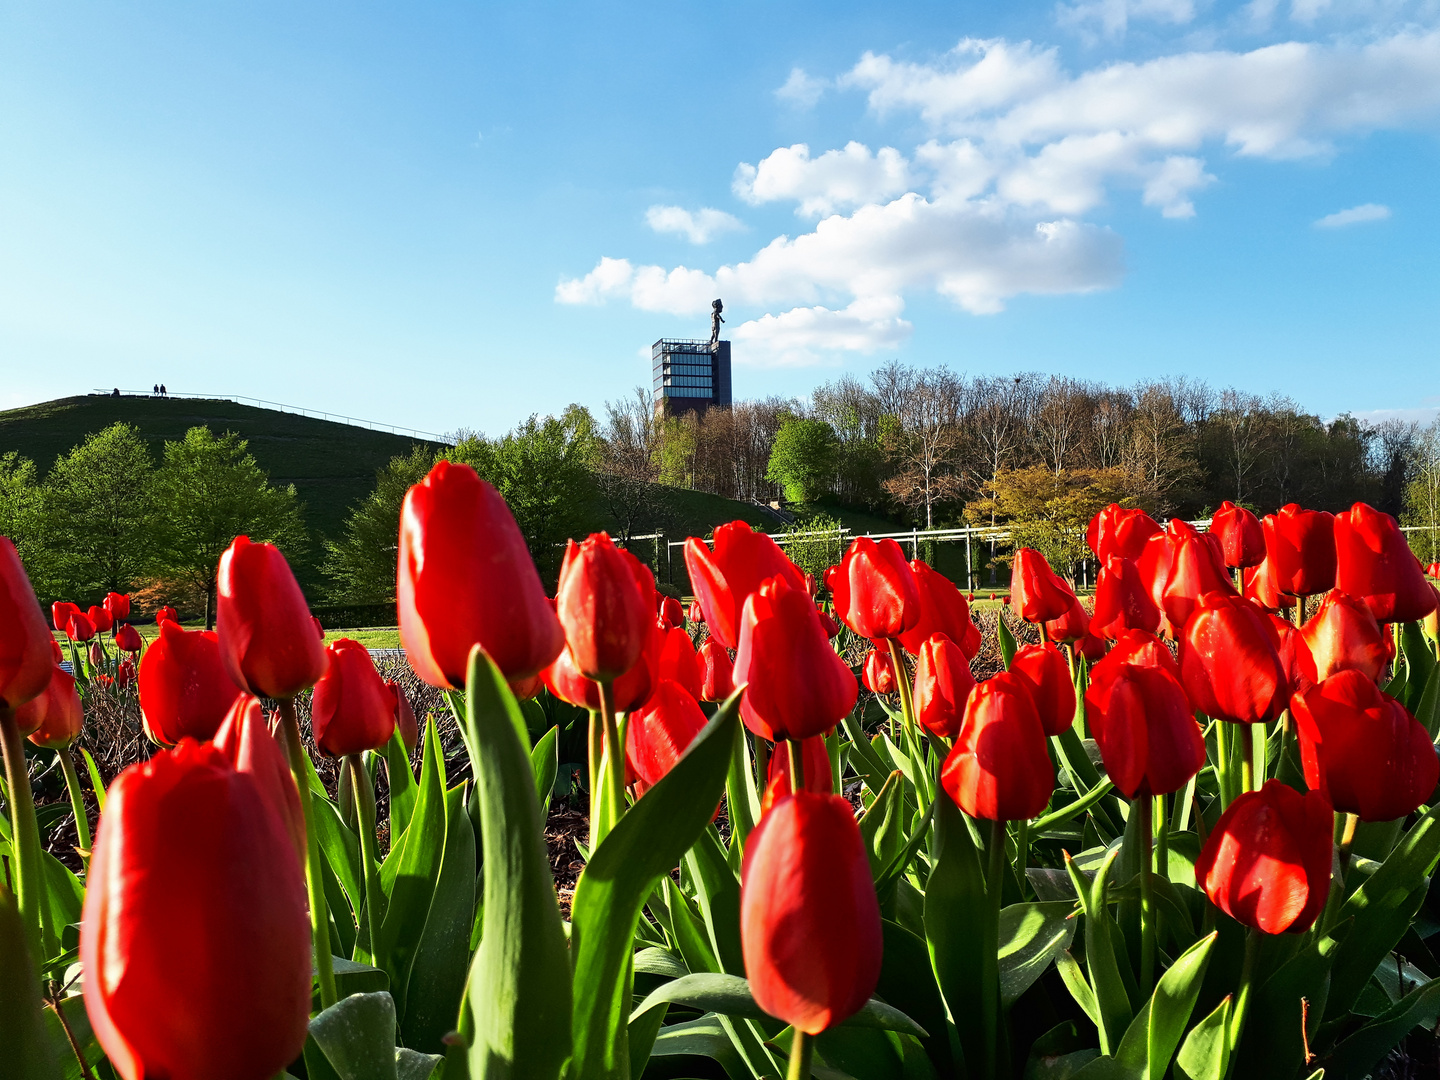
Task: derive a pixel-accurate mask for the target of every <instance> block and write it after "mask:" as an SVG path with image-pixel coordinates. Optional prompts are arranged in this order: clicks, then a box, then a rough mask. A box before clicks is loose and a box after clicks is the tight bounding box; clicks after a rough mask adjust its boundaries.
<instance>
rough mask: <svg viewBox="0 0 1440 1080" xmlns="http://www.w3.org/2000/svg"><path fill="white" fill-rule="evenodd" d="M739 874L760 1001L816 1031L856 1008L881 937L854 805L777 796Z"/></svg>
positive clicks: (871, 981)
mask: <svg viewBox="0 0 1440 1080" xmlns="http://www.w3.org/2000/svg"><path fill="white" fill-rule="evenodd" d="M797 591H798V590H797ZM800 595H801V596H802V597H803V595H804V594H803V593H802V594H800ZM740 881H741V884H740V942H741V949H742V951H743V953H744V957H745V975H746V977H747V978H748V979H749V981H750V991H751V993H752V994H753V995H754V997H755V1003H756V1004H757V1005H759V1006H760V1008H762V1009H764V1010H765V1011H766V1012H767V1013H769V1014H770V1015H771V1016H775V1017H778V1018H779V1019H781V1020H783V1021H785V1022H786V1023H787V1024H791V1025H792V1026H794V1027H795V1029H796V1030H797V1031H803V1032H806V1033H807V1034H811V1035H814V1034H818V1033H819V1032H822V1031H824V1030H825V1029H827V1028H830V1027H833V1026H834V1025H836V1024H838V1023H840V1022H841V1021H843V1020H845V1019H846V1018H848V1017H850V1016H852V1015H853V1014H854V1013H855V1012H857V1011H858V1010H859V1009H860V1008H861V1006H863V1005H864V1004H865V1002H866V1001H868V1000H869V998H870V995H871V994H872V993H873V992H874V990H875V986H876V984H877V983H878V982H879V980H880V959H881V953H882V949H883V945H882V938H881V928H880V905H879V903H878V901H877V900H876V899H875V885H874V882H873V880H872V878H871V876H870V860H869V856H868V855H867V854H866V851H865V841H864V840H863V839H862V838H861V836H860V827H859V826H858V825H856V823H855V817H854V814H853V812H852V811H851V808H850V804H849V803H848V802H847V801H846V800H845V799H843V798H841V797H840V796H838V795H818V794H815V793H813V792H809V791H800V792H797V793H795V794H793V795H786V796H784V797H782V798H780V799H779V800H777V801H776V803H775V805H774V806H772V807H771V808H770V811H769V813H767V814H765V816H764V817H762V818H761V819H760V824H759V825H757V826H756V827H755V831H754V832H752V833H751V834H750V839H749V841H748V842H747V843H746V845H745V860H744V862H743V864H742V868H741V876H740Z"/></svg>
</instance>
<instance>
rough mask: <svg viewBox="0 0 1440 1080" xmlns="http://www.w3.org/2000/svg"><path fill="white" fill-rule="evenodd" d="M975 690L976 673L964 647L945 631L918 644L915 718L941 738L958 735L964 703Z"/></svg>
mask: <svg viewBox="0 0 1440 1080" xmlns="http://www.w3.org/2000/svg"><path fill="white" fill-rule="evenodd" d="M974 689H975V676H974V675H973V674H971V672H970V661H969V660H967V659H966V658H965V650H964V649H962V648H961V647H960V646H959V645H957V644H955V642H954V641H952V640H951V639H950V638H948V637H946V636H945V635H944V634H938V633H937V634H932V635H931V636H930V640H929V641H927V642H925V644H924V645H922V646H920V656H919V659H918V660H917V661H916V663H915V719H916V720H918V721H920V724H921V726H922V727H924V728H925V730H926V731H929V732H932V733H933V734H935V735H939V736H940V737H941V738H943V739H953V738H954V737H955V736H956V735H958V734H960V724H961V722H962V721H963V720H964V719H965V705H966V703H967V702H968V701H969V700H970V694H971V693H972V692H973V691H974Z"/></svg>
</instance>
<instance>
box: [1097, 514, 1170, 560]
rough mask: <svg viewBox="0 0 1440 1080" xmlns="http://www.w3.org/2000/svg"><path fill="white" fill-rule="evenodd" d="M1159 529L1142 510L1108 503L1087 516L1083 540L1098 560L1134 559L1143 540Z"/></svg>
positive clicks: (1143, 543) (1143, 548) (1139, 550)
mask: <svg viewBox="0 0 1440 1080" xmlns="http://www.w3.org/2000/svg"><path fill="white" fill-rule="evenodd" d="M1159 531H1160V526H1159V524H1158V523H1157V522H1156V521H1155V519H1154V518H1152V517H1151V516H1150V515H1149V514H1147V513H1145V511H1144V510H1141V509H1139V508H1138V507H1136V508H1134V509H1130V510H1126V509H1123V508H1122V507H1121V506H1120V504H1119V503H1111V504H1110V505H1109V506H1107V507H1105V509H1103V510H1101V511H1100V512H1099V513H1098V514H1096V515H1095V516H1094V517H1093V518H1091V519H1090V525H1089V527H1088V528H1087V529H1086V530H1085V542H1086V543H1087V544H1089V545H1090V550H1091V551H1093V552H1094V553H1095V557H1096V558H1097V559H1099V560H1100V562H1101V563H1102V564H1104V563H1105V562H1106V561H1107V560H1109V559H1112V558H1121V559H1138V558H1139V557H1140V553H1141V552H1142V551H1144V550H1145V543H1146V541H1148V540H1149V539H1150V537H1152V536H1154V535H1155V534H1156V533H1158V532H1159Z"/></svg>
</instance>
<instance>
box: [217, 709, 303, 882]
mask: <svg viewBox="0 0 1440 1080" xmlns="http://www.w3.org/2000/svg"><path fill="white" fill-rule="evenodd" d="M213 742H214V744H215V746H216V747H217V748H218V749H219V750H220V752H221V753H223V754H224V755H225V756H226V757H227V758H228V759H229V760H230V764H231V765H233V766H234V767H235V769H236V770H237V771H238V772H242V773H248V774H249V775H250V776H253V777H254V778H255V782H256V783H257V784H258V785H259V787H260V794H261V796H262V797H263V798H264V799H265V803H266V805H268V806H270V807H271V808H272V809H274V811H275V812H276V813H277V814H278V815H279V816H280V821H281V823H282V824H283V825H284V826H285V833H286V835H287V836H289V837H290V843H291V845H292V846H293V847H294V848H295V854H296V856H297V857H298V858H299V859H300V860H301V862H302V863H303V862H304V859H305V811H304V810H303V809H302V808H301V806H300V792H299V790H298V789H297V788H296V787H295V779H294V777H293V776H292V775H291V773H290V765H289V763H288V762H287V761H286V760H285V751H284V750H282V749H281V748H280V743H279V742H278V741H276V739H275V736H274V735H273V734H271V732H270V726H269V724H267V723H266V722H265V710H264V709H262V708H261V707H260V701H259V699H257V698H253V697H251V696H250V695H249V694H241V695H240V696H239V697H238V698H236V699H235V704H234V705H232V706H230V711H229V712H227V713H226V714H225V719H224V721H222V722H221V724H220V728H219V730H218V731H216V732H215V738H214V740H213Z"/></svg>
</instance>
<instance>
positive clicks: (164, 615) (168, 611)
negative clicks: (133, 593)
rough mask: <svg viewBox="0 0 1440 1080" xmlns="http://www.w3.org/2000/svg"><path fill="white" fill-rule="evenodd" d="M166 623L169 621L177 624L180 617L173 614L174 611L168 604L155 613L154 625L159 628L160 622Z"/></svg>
mask: <svg viewBox="0 0 1440 1080" xmlns="http://www.w3.org/2000/svg"><path fill="white" fill-rule="evenodd" d="M166 621H169V622H179V621H180V616H179V615H177V614H176V613H175V609H174V608H173V607H171V606H170V605H169V604H166V605H165V606H164V607H162V608H160V609H158V610H157V611H156V612H155V625H156V626H159V625H160V624H161V623H162V622H166Z"/></svg>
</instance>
